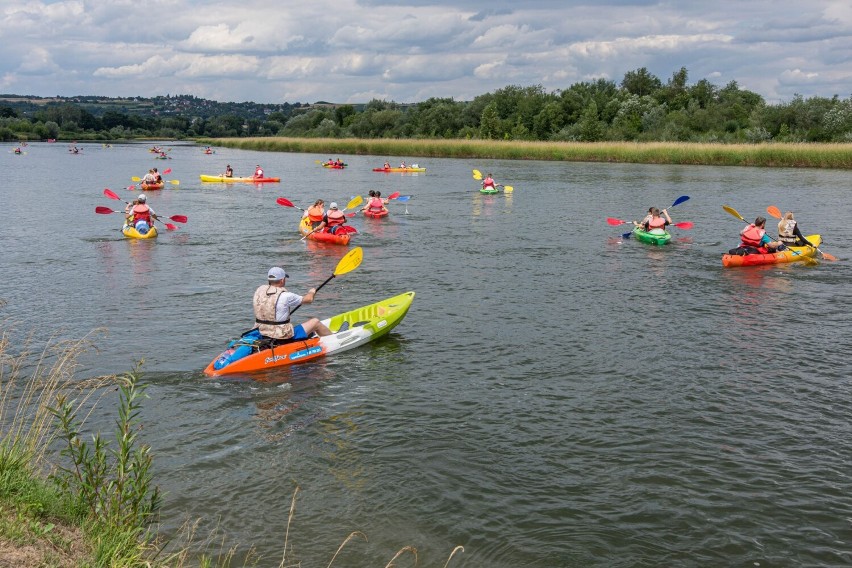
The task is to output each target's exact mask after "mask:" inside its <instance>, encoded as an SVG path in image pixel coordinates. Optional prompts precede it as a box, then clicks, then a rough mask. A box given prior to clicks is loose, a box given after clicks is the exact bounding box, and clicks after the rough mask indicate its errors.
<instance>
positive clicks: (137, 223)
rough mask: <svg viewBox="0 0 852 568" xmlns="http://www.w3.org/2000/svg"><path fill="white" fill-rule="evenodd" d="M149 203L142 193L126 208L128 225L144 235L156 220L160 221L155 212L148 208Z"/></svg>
mask: <svg viewBox="0 0 852 568" xmlns="http://www.w3.org/2000/svg"><path fill="white" fill-rule="evenodd" d="M147 201H148V198H147V197H145V194H144V193H140V194H139V197H137V198H136V199H135V200H134V201H133V203H129V204H128V205H127V207H125V208H124V210H125V212H126V213H127V224H128V225H132V226H133V227H136V230H137V231H139V232H140V233H142V234H143V235H144V234H145V233H147V232H148V229H149V228H150V227H151V225H153V224H154V219H159V217H157V215H156V214H155V213H154V210H153V209H151V208H150V207H148V203H147Z"/></svg>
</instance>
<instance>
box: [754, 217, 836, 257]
mask: <svg viewBox="0 0 852 568" xmlns="http://www.w3.org/2000/svg"><path fill="white" fill-rule="evenodd" d="M766 212H767V213H769V214H770V215H771V216H773V217H775V218H776V219H780V218H781V210H780V209H778V208H777V207H775V206H774V205H770V206H769V207H767V208H766ZM811 246H813V245H811ZM814 248H815V249H817V251H819V253H820V254H821V255H822V257H823V258H824V259H825V260H828V261H831V262H834V261H835V260H837V257H836V256H834V255H833V254H827V253H824V252H822V251H821V250H820V248H819V247H814Z"/></svg>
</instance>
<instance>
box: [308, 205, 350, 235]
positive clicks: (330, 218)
mask: <svg viewBox="0 0 852 568" xmlns="http://www.w3.org/2000/svg"><path fill="white" fill-rule="evenodd" d="M344 223H346V215H344V214H343V211H341V210H340V209H338V208H337V203H335V202H334V201H332V202H331V205H329V206H328V212H327V213H326V214H325V215H324V216H323V218H322V223H320V224H319V226H317V228H316V229H314V230H315V231H323V230H324V231H326V232H327V233H332V234H334V233H336V232H337V230H338V229H339V228H340V227H342V226H343V224H344Z"/></svg>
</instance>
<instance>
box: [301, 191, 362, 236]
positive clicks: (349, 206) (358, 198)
mask: <svg viewBox="0 0 852 568" xmlns="http://www.w3.org/2000/svg"><path fill="white" fill-rule="evenodd" d="M363 201H364V198H363V197H361V196H360V195H356V196H355V197H353V198H352V200H351V201H350V202H349V203H347V204H346V207H344V208H343V211H346V210H347V209H352V208H353V207H358V206H359V205H361V203H363ZM317 229H319V226H318V227H317ZM317 229H314V230H313V231H311V232H310V233H308V234H307V235H305V236H304V237H302V238H301V239H299V240H300V241H304V240H305V239H307V238H308V237H309V236H311V235H313V234H314V233H315V232H316V230H317Z"/></svg>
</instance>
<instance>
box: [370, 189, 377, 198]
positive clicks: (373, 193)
mask: <svg viewBox="0 0 852 568" xmlns="http://www.w3.org/2000/svg"><path fill="white" fill-rule="evenodd" d="M369 195H370V197H375V196H376V190H375V189H371V190H370V193H369Z"/></svg>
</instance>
